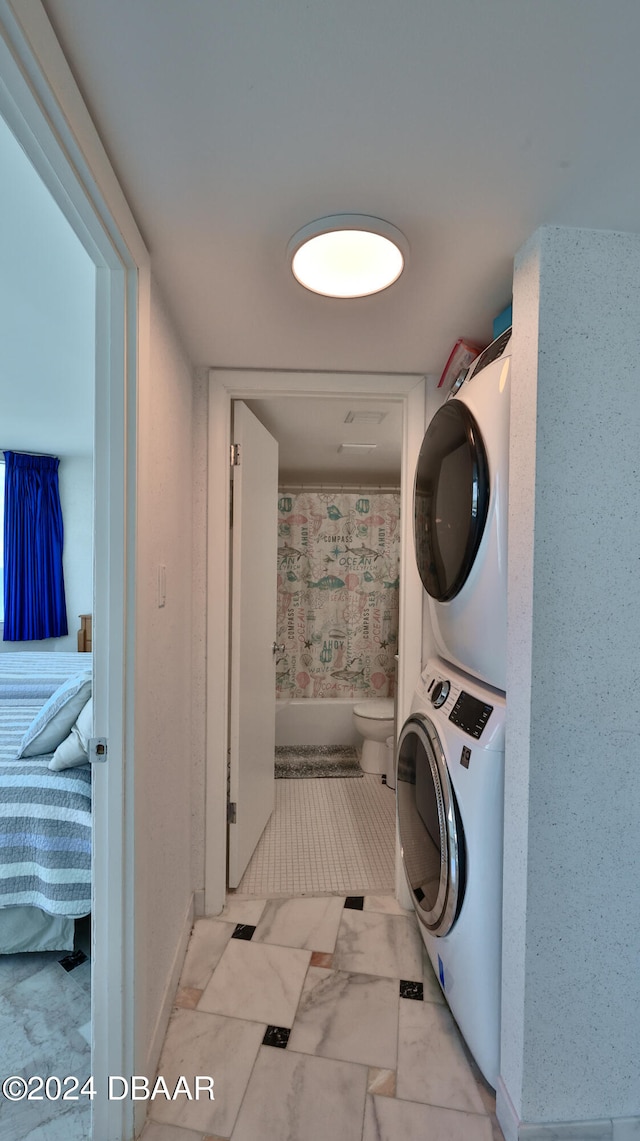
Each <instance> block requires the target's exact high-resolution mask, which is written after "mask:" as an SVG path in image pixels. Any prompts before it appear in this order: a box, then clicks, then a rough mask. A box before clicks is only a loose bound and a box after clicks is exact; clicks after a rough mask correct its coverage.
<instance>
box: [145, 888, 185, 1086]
mask: <svg viewBox="0 0 640 1141" xmlns="http://www.w3.org/2000/svg"><path fill="white" fill-rule="evenodd" d="M193 918H194V896H193V894H192V895H191V896H190V897H189V905H188V907H187V910H186V912H185V916H184V920H183V922H182V930H181V934H180V938H179V940H178V942H177V945H176V950H175V954H174V956H173V962H172V964H171V970H170V972H169V977H168V979H167V985H166V987H165V992H164V998H163V1000H162V1004H161V1006H160V1010H159V1011H158V1017H157V1018H156V1024H155V1028H154V1031H153V1034H152V1036H151V1042H150V1044H149V1050H148V1052H147V1067H146V1070H145V1071H144V1072H145V1073H146V1074H147V1075H148V1077H149V1078H152V1077H155V1073H156V1070H157V1069H158V1062H159V1061H160V1054H161V1052H162V1046H163V1043H164V1040H165V1038H166V1035H167V1026H168V1025H169V1018H170V1017H171V1010H172V1008H173V1001H174V998H175V995H176V991H177V989H178V983H179V982H180V975H181V974H182V967H183V964H184V957H185V954H186V951H187V944H188V942H189V938H190V935H191V928H192V927H193Z"/></svg>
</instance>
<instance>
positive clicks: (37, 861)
mask: <svg viewBox="0 0 640 1141" xmlns="http://www.w3.org/2000/svg"><path fill="white" fill-rule="evenodd" d="M90 669H91V654H87V653H82V654H79V653H39V652H36V653H29V652H17V653H3V654H0V954H12V953H15V952H19V951H54V950H55V951H57V950H72V949H73V939H74V926H75V920H76V919H79V918H81V917H82V916H85V915H87V914H88V913H89V911H90V909H91V767H90V765H89V764H88V763H87V764H77V763H76V766H75V767H73V768H66V769H62V770H61V771H56V772H54V771H52V770H51V769H50V768H49V762H50V761H51V758H52V756H53V753H52V752H51V751H49V752H48V753H45V754H43V755H36V756H29V757H23V758H22V759H21V760H17V759H16V758H17V753H18V749H19V746H20V742H21V741H22V739H23V735H24V733H25V731H26V730H27V729H28V728H29V726H30V725H32V723H33V721H34V718H36V716H37V715H38V713H39V712H40V711H41V710H42V708H43V706H44V705H45V703H46V702H47V701H48V699H49V698H51V697H52V695H54V694H55V693H57V692H58V690H59V687H60V686H61V685H62V684H64V683H65V682H69V679H71V678H73V677H75V676H77V675H78V674H79V673H81V672H82V673H86V671H87V670H89V671H90Z"/></svg>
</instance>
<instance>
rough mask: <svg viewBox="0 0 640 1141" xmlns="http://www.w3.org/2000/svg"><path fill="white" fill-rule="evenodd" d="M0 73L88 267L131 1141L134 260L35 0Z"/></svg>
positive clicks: (96, 996) (109, 882)
mask: <svg viewBox="0 0 640 1141" xmlns="http://www.w3.org/2000/svg"><path fill="white" fill-rule="evenodd" d="M47 68H48V69H49V72H47V70H46V69H47ZM61 71H62V74H61ZM48 74H51V75H53V76H55V80H52V81H51V82H50V81H49V78H48ZM0 75H1V76H2V80H1V82H0V116H1V117H2V119H3V120H4V121H5V123H6V124H7V126H8V127H9V130H10V131H11V132H12V134H13V135H14V136H15V139H17V141H18V143H19V145H20V146H21V148H22V149H23V151H24V152H25V154H26V155H27V158H28V159H29V160H30V162H31V164H32V165H33V167H34V169H35V171H36V173H37V175H38V176H39V178H40V179H41V181H42V183H43V184H44V185H45V187H46V188H47V190H48V191H49V193H50V194H51V196H52V198H53V199H54V201H55V202H56V204H57V206H58V207H59V209H60V210H61V211H62V213H63V214H64V216H65V217H66V219H67V221H68V222H69V223H70V225H71V228H72V230H73V231H74V233H75V235H76V236H77V238H78V239H79V241H80V243H81V245H82V246H83V247H84V249H85V251H86V253H87V254H88V255H89V258H90V260H91V261H92V262H93V265H94V267H95V277H96V306H95V319H96V352H95V393H94V400H95V403H94V408H95V425H96V431H95V439H94V441H93V454H94V459H93V472H94V492H95V494H94V503H93V517H94V528H95V531H94V540H95V541H94V559H93V564H94V565H93V603H94V606H93V635H94V637H93V651H94V661H93V702H94V730H93V731H94V733H95V734H96V736H98V737H102V738H104V739H105V741H107V742H108V747H107V752H106V753H103V755H108V763H106V764H104V763H103V764H96V765H94V766H92V792H93V810H92V834H93V835H92V860H93V864H92V890H93V903H92V914H93V917H94V922H93V932H92V947H91V951H92V956H91V957H92V964H93V971H92V995H91V998H92V1013H93V1019H92V1031H91V1051H92V1070H93V1075H94V1087H95V1096H94V1097H93V1098H92V1100H91V1119H92V1121H91V1130H90V1132H91V1136H93V1137H95V1138H100V1141H103V1139H104V1141H107V1139H109V1141H123V1139H125V1138H126V1141H129V1139H130V1138H131V1137H132V1136H133V1111H132V1107H131V1105H130V1104H127V1105H125V1104H124V1102H115V1101H109V1099H108V1081H107V1076H108V1074H110V1073H112V1074H116V1073H122V1074H126V1073H131V1072H133V1068H132V1059H133V1046H134V1007H133V1002H132V994H133V989H132V971H133V928H132V924H125V923H124V919H125V917H126V916H127V915H131V914H133V902H132V896H133V882H132V881H133V877H132V875H131V874H126V870H128V869H130V868H131V867H132V866H133V860H132V851H133V835H132V829H133V820H132V817H131V815H130V814H129V813H128V814H127V817H126V819H125V817H124V815H123V807H122V806H123V804H127V805H129V804H130V803H131V800H132V774H131V773H130V772H128V771H127V770H126V769H125V765H124V758H125V755H126V753H127V752H128V751H129V749H130V748H131V741H132V711H133V701H132V697H133V670H132V668H131V667H132V660H133V645H132V640H131V636H130V634H128V629H129V628H128V627H127V626H126V624H125V614H126V613H127V597H128V596H130V593H131V590H132V585H133V557H132V553H133V539H134V531H133V527H134V512H133V510H132V508H133V487H134V484H133V481H132V480H130V479H129V478H128V477H129V474H131V475H133V473H134V459H135V414H134V408H135V403H134V388H135V383H136V369H137V354H138V319H137V315H138V308H139V299H140V294H141V288H142V287H141V286H140V285H139V280H138V277H139V268H140V266H143V267H144V263H143V262H142V261H141V260H140V259H138V262H137V263H136V262H135V261H134V258H133V256H132V255H131V253H130V252H129V251H128V250H127V249H126V247H125V244H124V240H123V238H122V235H121V233H120V231H119V229H118V226H117V224H116V222H115V221H114V218H113V217H112V215H111V214H110V213H109V210H108V209H107V207H106V205H105V195H104V194H103V193H102V190H101V189H99V188H98V184H97V182H96V176H95V174H94V171H95V170H96V169H99V168H100V163H99V162H98V166H97V167H95V166H94V167H92V166H91V164H90V162H89V159H88V158H87V155H90V154H92V147H94V148H95V136H92V135H91V131H90V130H88V129H87V121H86V118H84V116H85V115H86V112H85V109H84V106H83V104H82V101H81V99H80V97H79V93H78V92H77V91H76V90H75V88H74V87H73V83H72V82H71V81H70V80H71V77H70V76H69V75H68V74H67V73H66V72H65V71H64V68H61V57H60V54H59V49H58V46H57V43H56V42H55V41H54V40H52V37H51V35H50V29H49V28H48V25H46V22H41V21H40V20H39V12H38V10H37V9H36V10H35V11H31V12H22V13H21V20H20V23H18V21H17V20H16V18H15V15H14V12H13V9H12V6H11V5H9V4H8V3H5V2H4V0H0ZM62 89H64V94H60V91H61V90H62ZM36 92H37V95H36ZM62 102H64V108H65V109H64V112H63V111H62V110H61V106H62ZM79 123H81V126H80V127H79V126H78V124H79ZM74 130H75V131H78V134H76V133H74ZM79 136H80V137H81V138H82V144H80V143H79V141H78V137H79ZM70 156H73V158H71V157H70ZM92 157H95V154H92ZM102 174H103V175H104V171H102ZM131 248H136V247H135V243H134V244H133V245H132V246H131ZM125 705H126V707H127V709H128V718H127V719H125ZM114 996H116V998H115V1001H114ZM6 1062H7V1063H10V1062H11V1059H8V1058H7V1059H6ZM5 1070H6V1071H7V1072H11V1071H10V1068H8V1067H7V1065H5ZM83 1136H87V1132H86V1131H85V1132H84V1133H83Z"/></svg>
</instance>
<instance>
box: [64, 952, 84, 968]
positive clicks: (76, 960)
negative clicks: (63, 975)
mask: <svg viewBox="0 0 640 1141" xmlns="http://www.w3.org/2000/svg"><path fill="white" fill-rule="evenodd" d="M86 961H87V956H86V955H85V953H84V951H71V952H70V953H69V954H68V955H65V957H64V959H58V962H59V963H60V966H61V967H64V969H65V971H73V970H74V969H75V967H79V966H80V965H81V963H86Z"/></svg>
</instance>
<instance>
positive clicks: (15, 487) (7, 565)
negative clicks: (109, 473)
mask: <svg viewBox="0 0 640 1141" xmlns="http://www.w3.org/2000/svg"><path fill="white" fill-rule="evenodd" d="M4 456H5V461H6V470H5V501H4V641H5V642H24V641H33V640H36V639H37V640H40V639H41V638H57V637H61V636H63V635H65V634H67V633H68V627H67V608H66V602H65V594H64V576H63V572H62V548H63V541H64V528H63V525H62V508H61V506H60V492H59V488H58V466H59V463H60V461H59V460H58V459H56V458H55V457H54V456H31V455H24V454H22V453H20V452H5V453H4Z"/></svg>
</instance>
